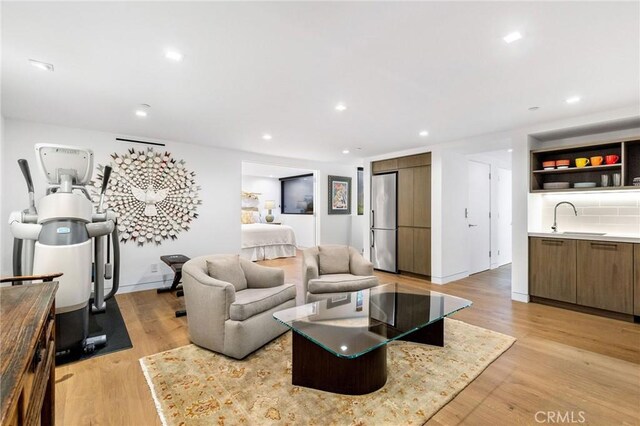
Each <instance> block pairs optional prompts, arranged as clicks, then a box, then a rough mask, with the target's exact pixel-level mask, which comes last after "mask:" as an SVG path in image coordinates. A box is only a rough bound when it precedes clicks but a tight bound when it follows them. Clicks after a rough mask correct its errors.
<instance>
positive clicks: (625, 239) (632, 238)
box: [529, 232, 640, 244]
mask: <svg viewBox="0 0 640 426" xmlns="http://www.w3.org/2000/svg"><path fill="white" fill-rule="evenodd" d="M529 236H530V237H541V238H562V239H567V240H588V241H612V242H616V243H636V244H640V236H638V235H629V234H626V235H625V234H614V233H611V234H604V235H590V234H563V233H562V232H557V233H552V232H529Z"/></svg>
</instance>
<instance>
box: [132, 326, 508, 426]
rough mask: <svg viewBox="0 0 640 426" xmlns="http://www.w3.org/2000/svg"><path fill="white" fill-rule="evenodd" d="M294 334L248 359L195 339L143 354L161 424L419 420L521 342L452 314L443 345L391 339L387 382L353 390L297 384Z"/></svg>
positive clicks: (394, 422)
mask: <svg viewBox="0 0 640 426" xmlns="http://www.w3.org/2000/svg"><path fill="white" fill-rule="evenodd" d="M291 340H292V339H291V332H287V333H286V334H284V335H283V336H281V337H280V338H278V339H276V340H274V341H273V342H271V343H269V344H268V345H266V346H265V347H264V348H262V349H261V350H258V351H256V352H255V353H253V354H251V355H250V356H249V357H247V358H246V359H244V360H242V361H237V360H234V359H231V358H227V357H225V356H223V355H219V354H216V353H213V352H210V351H208V350H206V349H202V348H199V347H198V346H195V345H187V346H183V347H180V348H177V349H172V350H170V351H166V352H162V353H159V354H155V355H151V356H148V357H145V358H141V359H140V365H141V366H142V370H143V372H144V375H145V377H146V379H147V383H148V384H149V387H150V389H151V394H152V396H153V399H154V401H155V404H156V408H157V410H158V415H159V416H160V419H161V421H162V423H163V424H164V425H185V426H188V425H235V424H240V425H267V424H274V425H285V424H289V425H329V424H335V425H383V424H388V425H404V424H411V425H420V424H423V423H425V422H426V421H427V420H429V418H430V417H431V416H433V415H434V414H435V413H437V412H438V410H439V409H440V408H442V407H443V406H444V405H446V404H447V403H448V402H449V401H451V400H452V399H453V398H454V397H455V396H456V395H457V394H458V393H459V392H460V391H462V390H463V389H464V388H465V387H466V386H467V385H469V383H471V382H472V381H473V380H474V379H475V378H476V377H477V376H478V375H479V374H480V373H482V371H483V370H484V369H485V368H487V367H488V366H489V364H491V363H492V362H493V361H494V360H495V359H496V358H498V357H499V356H500V355H501V354H502V353H503V352H504V351H506V350H507V349H509V347H510V346H511V345H512V344H513V343H514V342H515V339H514V338H513V337H511V336H507V335H504V334H500V333H497V332H494V331H490V330H487V329H484V328H480V327H476V326H473V325H469V324H466V323H464V322H461V321H456V320H452V319H446V321H445V346H444V347H443V348H440V347H435V346H428V345H420V344H416V343H410V342H392V343H390V344H389V347H388V353H387V363H388V379H387V383H386V384H385V386H384V387H383V388H382V389H380V390H378V391H376V392H373V393H370V394H367V395H362V396H347V395H338V394H332V393H328V392H322V391H317V390H314V389H308V388H304V387H298V386H293V385H292V384H291ZM327 374H331V372H330V371H328V372H327Z"/></svg>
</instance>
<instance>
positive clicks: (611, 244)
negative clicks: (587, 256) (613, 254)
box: [591, 242, 618, 248]
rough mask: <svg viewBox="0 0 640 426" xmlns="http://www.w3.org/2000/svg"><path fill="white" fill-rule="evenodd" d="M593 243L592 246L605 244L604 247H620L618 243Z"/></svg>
mask: <svg viewBox="0 0 640 426" xmlns="http://www.w3.org/2000/svg"><path fill="white" fill-rule="evenodd" d="M591 245H592V246H603V247H614V248H618V245H617V244H616V243H597V242H592V243H591Z"/></svg>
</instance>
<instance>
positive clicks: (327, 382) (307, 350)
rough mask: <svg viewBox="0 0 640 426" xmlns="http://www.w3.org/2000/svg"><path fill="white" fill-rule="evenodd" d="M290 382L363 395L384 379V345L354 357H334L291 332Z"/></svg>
mask: <svg viewBox="0 0 640 426" xmlns="http://www.w3.org/2000/svg"><path fill="white" fill-rule="evenodd" d="M292 376H293V378H292V383H293V384H294V385H296V386H304V387H307V388H314V389H319V390H323V391H326V392H333V393H341V394H345V395H364V394H367V393H371V392H373V391H376V390H378V389H380V388H381V387H383V386H384V384H385V383H386V382H387V345H383V346H381V347H379V348H377V349H374V350H372V351H370V352H367V353H366V354H364V355H361V356H359V357H357V358H341V357H338V356H336V355H334V354H332V353H331V352H329V351H327V350H326V349H324V348H322V347H321V346H319V345H317V344H315V343H313V342H312V341H311V340H309V339H307V338H306V337H304V336H301V335H300V334H298V333H296V332H295V331H294V332H293V371H292Z"/></svg>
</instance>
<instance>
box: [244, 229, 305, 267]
mask: <svg viewBox="0 0 640 426" xmlns="http://www.w3.org/2000/svg"><path fill="white" fill-rule="evenodd" d="M241 255H242V257H244V258H245V259H249V260H264V259H275V258H278V257H293V256H295V255H296V235H295V233H294V232H293V228H291V227H290V226H287V225H267V224H264V223H252V224H243V225H242V250H241Z"/></svg>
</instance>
